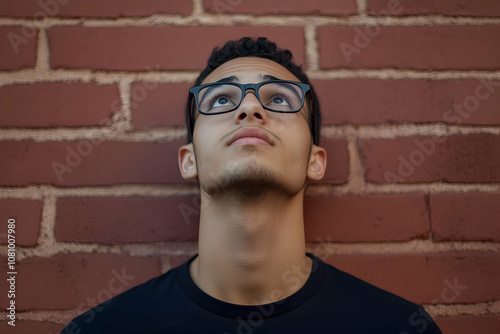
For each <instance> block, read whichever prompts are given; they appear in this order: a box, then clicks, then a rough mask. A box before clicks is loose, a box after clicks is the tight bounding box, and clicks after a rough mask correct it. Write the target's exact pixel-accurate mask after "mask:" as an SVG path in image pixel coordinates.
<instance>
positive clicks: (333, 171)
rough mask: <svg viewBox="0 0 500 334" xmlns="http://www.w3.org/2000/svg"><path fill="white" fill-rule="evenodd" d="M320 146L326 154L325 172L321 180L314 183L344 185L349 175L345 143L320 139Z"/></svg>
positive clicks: (343, 141)
mask: <svg viewBox="0 0 500 334" xmlns="http://www.w3.org/2000/svg"><path fill="white" fill-rule="evenodd" d="M320 146H321V147H323V148H324V149H325V150H326V154H327V164H326V172H325V175H324V176H323V179H322V180H320V181H318V182H314V183H328V184H342V183H346V182H347V177H348V174H349V155H348V153H347V141H346V140H344V139H340V140H339V139H326V138H321V142H320Z"/></svg>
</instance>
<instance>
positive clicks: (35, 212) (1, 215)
mask: <svg viewBox="0 0 500 334" xmlns="http://www.w3.org/2000/svg"><path fill="white" fill-rule="evenodd" d="M9 219H14V220H15V224H14V225H15V229H14V230H15V233H13V234H12V235H13V236H14V237H15V241H16V242H15V245H16V246H35V245H36V244H37V241H38V235H39V233H40V221H41V219H42V202H41V201H32V200H23V199H2V200H0V221H1V222H3V224H2V228H1V230H0V231H1V232H0V244H3V245H5V244H7V232H8V231H7V228H8V226H7V221H8V220H9Z"/></svg>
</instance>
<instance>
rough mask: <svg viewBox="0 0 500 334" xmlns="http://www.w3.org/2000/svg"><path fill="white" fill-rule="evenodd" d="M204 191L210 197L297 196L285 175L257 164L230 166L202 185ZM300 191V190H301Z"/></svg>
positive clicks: (242, 163)
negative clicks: (283, 194) (273, 193)
mask: <svg viewBox="0 0 500 334" xmlns="http://www.w3.org/2000/svg"><path fill="white" fill-rule="evenodd" d="M201 187H202V189H203V190H204V191H205V192H206V193H207V194H209V195H210V196H217V195H222V194H224V195H231V196H233V197H236V196H238V197H240V196H244V197H245V198H248V197H260V196H262V195H263V194H264V193H269V192H279V193H286V194H288V195H295V194H296V193H297V190H296V189H290V185H287V184H286V182H285V179H284V177H283V175H281V174H279V173H276V172H275V171H273V170H272V169H270V168H268V167H266V166H263V165H258V164H257V163H255V162H254V163H244V162H240V163H238V164H237V166H236V164H228V165H226V168H225V169H224V170H223V171H222V172H221V173H220V174H219V175H218V178H217V179H216V180H212V182H211V183H208V182H207V183H205V184H201ZM299 190H300V189H299Z"/></svg>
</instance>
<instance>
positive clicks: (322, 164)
mask: <svg viewBox="0 0 500 334" xmlns="http://www.w3.org/2000/svg"><path fill="white" fill-rule="evenodd" d="M325 171H326V151H325V149H324V148H322V147H319V146H316V145H313V146H312V148H311V156H310V157H309V166H307V178H308V179H310V180H313V181H319V180H321V179H322V178H323V175H325Z"/></svg>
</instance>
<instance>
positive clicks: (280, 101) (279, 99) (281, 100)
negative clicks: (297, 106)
mask: <svg viewBox="0 0 500 334" xmlns="http://www.w3.org/2000/svg"><path fill="white" fill-rule="evenodd" d="M272 104H273V105H280V106H290V104H289V103H288V100H287V99H286V98H285V97H284V96H282V95H275V96H273V99H272Z"/></svg>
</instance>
